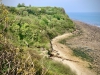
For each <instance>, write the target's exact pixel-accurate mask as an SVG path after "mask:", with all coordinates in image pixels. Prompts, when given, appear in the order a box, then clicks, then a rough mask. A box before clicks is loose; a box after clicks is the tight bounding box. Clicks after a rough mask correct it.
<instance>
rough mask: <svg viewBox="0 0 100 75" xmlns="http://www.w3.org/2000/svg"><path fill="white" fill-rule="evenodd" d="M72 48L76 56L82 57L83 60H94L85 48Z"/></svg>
mask: <svg viewBox="0 0 100 75" xmlns="http://www.w3.org/2000/svg"><path fill="white" fill-rule="evenodd" d="M72 50H73V54H74V55H75V56H77V57H80V58H82V59H83V60H86V61H89V62H93V58H92V57H91V56H89V55H88V54H87V53H86V52H84V48H72Z"/></svg>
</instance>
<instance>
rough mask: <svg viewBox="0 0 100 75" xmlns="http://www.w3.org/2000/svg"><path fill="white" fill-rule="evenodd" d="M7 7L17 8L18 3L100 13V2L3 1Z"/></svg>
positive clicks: (97, 0)
mask: <svg viewBox="0 0 100 75" xmlns="http://www.w3.org/2000/svg"><path fill="white" fill-rule="evenodd" d="M2 2H3V3H4V4H5V5H8V6H17V4H18V3H25V5H32V6H57V7H63V8H64V9H65V10H66V12H100V0H2Z"/></svg>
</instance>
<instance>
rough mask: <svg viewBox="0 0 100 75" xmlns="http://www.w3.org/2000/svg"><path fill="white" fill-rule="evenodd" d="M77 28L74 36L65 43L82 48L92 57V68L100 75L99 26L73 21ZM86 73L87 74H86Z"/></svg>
mask: <svg viewBox="0 0 100 75" xmlns="http://www.w3.org/2000/svg"><path fill="white" fill-rule="evenodd" d="M73 22H74V23H75V24H76V28H77V30H76V31H75V32H74V34H75V35H77V36H75V37H71V38H69V39H67V40H66V45H67V46H68V47H71V48H84V49H85V52H86V53H88V54H89V55H90V56H91V57H92V58H93V62H91V63H92V69H93V70H94V71H95V72H96V73H97V75H100V28H99V27H96V26H92V25H89V24H86V23H83V22H80V21H73ZM87 75H88V74H87Z"/></svg>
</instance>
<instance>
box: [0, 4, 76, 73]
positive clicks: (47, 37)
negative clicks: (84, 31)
mask: <svg viewBox="0 0 100 75" xmlns="http://www.w3.org/2000/svg"><path fill="white" fill-rule="evenodd" d="M74 30H75V26H74V23H73V22H72V21H71V20H70V19H69V17H68V15H66V13H65V11H64V9H63V8H58V7H27V6H19V7H8V6H6V7H5V6H4V5H2V4H0V74H1V75H7V74H8V75H76V74H75V73H74V72H72V71H71V70H70V68H69V67H67V66H64V65H63V64H61V63H58V62H54V61H52V60H51V59H49V58H46V57H44V56H43V55H40V54H41V52H40V51H41V50H45V51H50V50H51V46H50V41H51V39H52V38H54V37H56V36H57V35H60V34H63V33H65V32H73V31H74Z"/></svg>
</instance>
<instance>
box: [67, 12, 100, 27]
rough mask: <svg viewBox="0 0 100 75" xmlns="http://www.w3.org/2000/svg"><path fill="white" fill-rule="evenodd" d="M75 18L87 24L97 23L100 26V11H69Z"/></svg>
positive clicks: (71, 16)
mask: <svg viewBox="0 0 100 75" xmlns="http://www.w3.org/2000/svg"><path fill="white" fill-rule="evenodd" d="M67 14H68V16H69V17H70V18H71V19H73V20H78V21H82V22H85V23H87V24H91V25H96V26H99V27H100V12H99V13H97V12H96V13H93V12H92V13H90V12H88V13H81V12H80V13H76V12H75V13H67Z"/></svg>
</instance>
